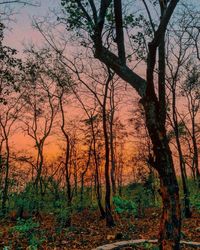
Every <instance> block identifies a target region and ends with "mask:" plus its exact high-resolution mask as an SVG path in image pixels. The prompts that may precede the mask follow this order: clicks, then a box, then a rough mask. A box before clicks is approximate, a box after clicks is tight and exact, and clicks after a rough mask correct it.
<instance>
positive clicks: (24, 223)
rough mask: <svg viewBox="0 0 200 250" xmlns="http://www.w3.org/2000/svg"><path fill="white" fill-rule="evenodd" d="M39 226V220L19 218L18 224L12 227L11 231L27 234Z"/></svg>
mask: <svg viewBox="0 0 200 250" xmlns="http://www.w3.org/2000/svg"><path fill="white" fill-rule="evenodd" d="M39 226H40V224H39V222H34V221H33V220H32V219H28V220H23V219H18V221H17V224H16V225H15V226H14V227H12V228H11V229H10V232H11V233H12V232H19V233H20V234H23V235H27V234H29V233H31V232H32V231H33V230H34V229H35V228H38V227H39Z"/></svg>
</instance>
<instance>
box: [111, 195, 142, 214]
mask: <svg viewBox="0 0 200 250" xmlns="http://www.w3.org/2000/svg"><path fill="white" fill-rule="evenodd" d="M113 204H114V206H115V211H116V212H117V213H119V214H121V213H128V214H133V215H136V214H137V205H136V203H135V202H133V201H130V200H125V199H122V198H121V197H119V196H114V197H113Z"/></svg>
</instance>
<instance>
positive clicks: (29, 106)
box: [22, 49, 58, 195]
mask: <svg viewBox="0 0 200 250" xmlns="http://www.w3.org/2000/svg"><path fill="white" fill-rule="evenodd" d="M45 55H46V51H45V50H44V51H40V53H38V52H36V51H34V49H32V51H30V53H29V58H28V59H27V61H26V63H25V66H24V81H23V88H24V94H23V102H24V106H25V109H26V115H25V116H24V117H23V118H22V121H23V124H24V126H23V130H24V132H25V133H27V135H28V136H29V137H30V138H31V139H32V140H33V141H34V143H35V145H34V146H35V148H36V150H37V155H36V176H35V187H36V193H37V194H41V195H42V194H43V191H42V170H43V164H44V146H45V143H46V140H47V138H48V137H49V135H50V133H51V131H52V127H53V121H54V118H55V116H56V113H57V109H58V104H57V100H56V97H55V94H54V93H55V82H54V81H53V80H52V79H51V78H50V77H49V75H48V63H49V61H48V60H47V58H45ZM42 56H44V57H42Z"/></svg>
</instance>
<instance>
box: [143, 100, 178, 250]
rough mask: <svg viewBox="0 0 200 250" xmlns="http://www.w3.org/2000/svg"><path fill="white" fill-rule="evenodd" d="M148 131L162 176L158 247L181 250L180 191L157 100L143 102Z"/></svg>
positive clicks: (155, 165) (156, 163) (156, 165)
mask: <svg viewBox="0 0 200 250" xmlns="http://www.w3.org/2000/svg"><path fill="white" fill-rule="evenodd" d="M143 105H144V109H145V115H146V123H147V129H148V131H149V135H150V137H151V141H152V144H153V151H154V154H155V157H156V159H155V164H154V168H155V169H156V170H157V171H158V173H159V178H160V194H161V197H162V202H163V208H162V209H163V210H162V217H161V222H160V231H159V246H160V249H163V250H175V249H176V250H178V249H179V241H180V228H181V209H180V202H179V187H178V182H177V179H176V174H175V169H174V164H173V159H172V153H171V150H170V148H169V144H168V139H167V136H166V131H165V128H164V127H163V124H162V123H161V124H160V123H159V121H160V119H159V112H158V107H159V105H158V103H157V100H156V99H154V100H146V101H145V102H143Z"/></svg>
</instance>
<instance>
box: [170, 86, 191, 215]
mask: <svg viewBox="0 0 200 250" xmlns="http://www.w3.org/2000/svg"><path fill="white" fill-rule="evenodd" d="M175 84H176V83H174V84H173V85H174V86H172V111H173V114H172V116H173V129H174V132H175V138H176V144H177V149H178V155H179V165H180V171H181V180H182V186H183V194H184V197H183V200H184V216H185V217H186V218H190V217H191V215H192V213H191V211H190V197H189V189H188V185H187V174H186V168H185V162H184V157H183V153H182V148H181V143H180V139H179V136H180V135H179V127H178V121H177V113H176V86H175Z"/></svg>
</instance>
